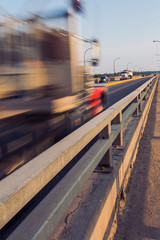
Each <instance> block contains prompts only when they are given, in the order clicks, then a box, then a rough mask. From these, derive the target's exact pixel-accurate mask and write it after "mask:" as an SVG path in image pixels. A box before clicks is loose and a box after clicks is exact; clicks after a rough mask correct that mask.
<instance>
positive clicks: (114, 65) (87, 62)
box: [0, 0, 160, 240]
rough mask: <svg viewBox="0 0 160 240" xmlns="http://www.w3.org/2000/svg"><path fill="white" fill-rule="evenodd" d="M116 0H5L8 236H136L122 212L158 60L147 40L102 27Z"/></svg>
mask: <svg viewBox="0 0 160 240" xmlns="http://www.w3.org/2000/svg"><path fill="white" fill-rule="evenodd" d="M137 1H138V0H136V2H137ZM107 4H108V5H107ZM136 4H139V3H138V2H137V3H136ZM112 5H114V6H115V5H116V3H112ZM112 5H110V3H105V1H104V0H102V3H100V2H98V0H95V2H94V3H93V4H92V5H91V3H90V1H89V0H88V1H82V0H67V1H66V0H59V1H58V2H56V1H49V0H48V1H44V0H40V1H38V0H35V1H31V0H29V1H26V0H23V1H20V0H15V4H13V3H10V4H8V2H7V1H6V3H4V2H3V1H2V0H0V6H1V7H0V70H1V71H0V110H1V111H0V239H1V240H6V239H8V240H30V239H32V240H33V239H34V240H67V239H68V240H75V239H76V240H85V239H86V240H89V239H94V240H101V239H103V240H106V239H108V240H114V239H119V240H121V239H122V240H123V239H124V238H125V236H127V237H128V238H127V239H131V240H132V239H133V238H132V236H129V233H128V232H125V231H124V229H123V228H122V227H121V222H120V224H119V222H117V220H115V219H121V216H120V215H121V214H120V212H119V210H120V209H121V205H122V201H124V202H125V200H126V189H127V183H128V179H129V175H130V172H131V169H133V164H134V166H136V156H137V152H138V149H139V144H140V139H141V138H142V136H143V132H144V131H145V125H146V123H147V118H148V115H149V111H150V108H152V107H151V106H152V100H153V99H155V95H156V94H157V91H158V90H157V89H159V88H158V86H159V69H158V66H156V67H155V65H154V64H153V61H151V57H150V55H148V56H146V55H145V57H144V59H143V58H140V56H142V55H144V49H145V50H146V49H148V51H149V49H150V48H149V46H150V45H149V44H148V43H147V44H148V45H147V44H142V43H140V45H137V50H136V45H133V43H134V42H132V44H130V45H128V42H129V39H128V37H127V38H125V39H124V40H125V46H124V43H122V42H121V37H119V38H117V32H118V28H117V30H115V32H113V30H111V29H110V27H108V30H106V32H105V31H104V25H105V24H106V20H105V19H104V18H103V15H104V14H103V13H104V8H106V7H107V6H108V7H110V9H111V12H112V14H113V13H114V16H115V15H117V17H118V16H119V13H118V12H117V11H115V8H114V7H113V6H112ZM118 5H119V3H118ZM159 6H160V4H159ZM119 7H120V8H121V7H123V8H124V7H125V8H126V9H127V7H128V4H127V6H124V4H123V3H121V4H120V5H119ZM141 7H142V6H141V4H140V5H139V8H140V9H141ZM136 9H137V8H136ZM98 11H99V13H98ZM97 13H98V14H100V15H101V16H102V17H101V18H100V17H99V16H96V19H95V15H96V14H97ZM137 14H138V11H137ZM106 15H107V14H106ZM112 16H113V15H112ZM106 17H109V16H106ZM115 19H116V16H115ZM122 20H123V21H122V22H125V24H127V23H126V18H125V17H124V16H122ZM114 23H115V22H114V21H113V23H112V24H113V26H115V25H114ZM93 27H94V29H93ZM109 29H110V33H109ZM123 29H125V27H124V28H122V30H123ZM100 31H102V32H104V36H102V33H100ZM106 33H108V35H106ZM128 33H130V29H128ZM111 35H112V36H111ZM134 36H135V33H134ZM147 36H148V31H147ZM122 37H124V36H123V35H122ZM107 38H108V40H107ZM116 38H117V39H120V40H119V41H118V44H119V45H117V43H116V44H115V42H114V39H116ZM145 39H146V38H145ZM127 41H128V42H127ZM136 41H137V40H136ZM136 41H135V44H138V43H137V42H136ZM153 42H154V44H153ZM158 43H159V40H154V41H153V40H152V45H155V46H156V47H157V48H156V54H155V56H156V62H157V63H158V56H159V54H158V51H159V49H158ZM143 45H144V46H143ZM143 47H145V48H144V49H143ZM108 48H109V49H110V50H109V49H108ZM141 50H142V52H141V53H140V51H141ZM152 50H153V49H152ZM116 51H117V52H116ZM139 53H140V54H141V55H139ZM145 53H146V52H145ZM136 54H137V55H136ZM140 64H141V65H142V66H141V65H140ZM155 93H156V94H155ZM153 101H154V102H155V100H153ZM152 109H153V108H152ZM156 116H157V115H156ZM153 122H156V121H153ZM155 124H156V123H155ZM157 132H158V130H157ZM154 154H156V151H155V152H154ZM148 164H149V163H148ZM153 174H154V173H153ZM142 178H143V177H142ZM143 180H144V179H143ZM143 182H144V181H143ZM157 208H158V207H157ZM147 211H149V210H147ZM115 223H116V224H115ZM125 224H126V225H127V220H126V223H125ZM120 229H122V230H120ZM119 231H123V232H125V233H121V232H120V234H119ZM142 235H143V234H142ZM133 236H135V238H134V240H136V239H137V240H139V239H145V236H142V238H138V235H134V234H133ZM147 236H148V235H147ZM156 239H158V238H156Z"/></svg>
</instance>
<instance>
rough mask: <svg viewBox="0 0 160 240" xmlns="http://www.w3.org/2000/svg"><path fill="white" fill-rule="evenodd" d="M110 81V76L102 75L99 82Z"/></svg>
mask: <svg viewBox="0 0 160 240" xmlns="http://www.w3.org/2000/svg"><path fill="white" fill-rule="evenodd" d="M107 82H108V77H107V76H102V77H100V79H99V83H107Z"/></svg>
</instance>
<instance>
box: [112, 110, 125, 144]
mask: <svg viewBox="0 0 160 240" xmlns="http://www.w3.org/2000/svg"><path fill="white" fill-rule="evenodd" d="M121 122H122V113H121V112H120V113H119V114H118V115H117V116H116V117H115V118H114V119H113V124H121ZM113 145H117V146H122V145H123V132H122V131H120V133H119V134H118V136H117V138H116V139H115V141H114V143H113Z"/></svg>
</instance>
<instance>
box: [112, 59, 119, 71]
mask: <svg viewBox="0 0 160 240" xmlns="http://www.w3.org/2000/svg"><path fill="white" fill-rule="evenodd" d="M118 59H120V58H119V57H118V58H115V59H114V61H113V71H114V75H115V73H116V67H115V63H116V61H117V60H118Z"/></svg>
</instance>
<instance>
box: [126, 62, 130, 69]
mask: <svg viewBox="0 0 160 240" xmlns="http://www.w3.org/2000/svg"><path fill="white" fill-rule="evenodd" d="M129 64H131V62H129V63H127V66H126V70H128V65H129Z"/></svg>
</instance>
